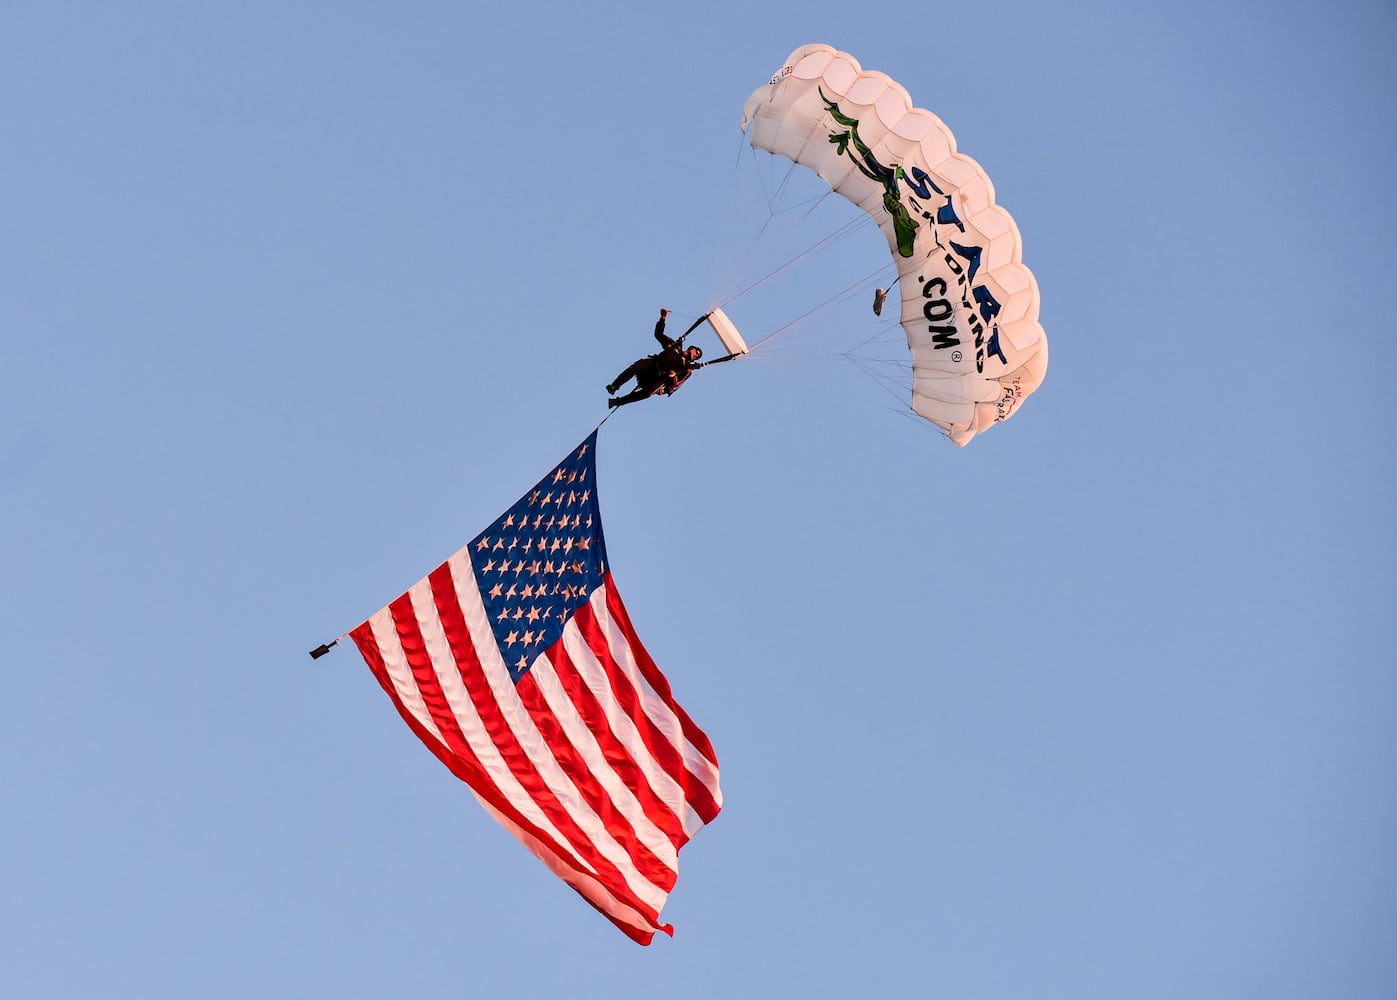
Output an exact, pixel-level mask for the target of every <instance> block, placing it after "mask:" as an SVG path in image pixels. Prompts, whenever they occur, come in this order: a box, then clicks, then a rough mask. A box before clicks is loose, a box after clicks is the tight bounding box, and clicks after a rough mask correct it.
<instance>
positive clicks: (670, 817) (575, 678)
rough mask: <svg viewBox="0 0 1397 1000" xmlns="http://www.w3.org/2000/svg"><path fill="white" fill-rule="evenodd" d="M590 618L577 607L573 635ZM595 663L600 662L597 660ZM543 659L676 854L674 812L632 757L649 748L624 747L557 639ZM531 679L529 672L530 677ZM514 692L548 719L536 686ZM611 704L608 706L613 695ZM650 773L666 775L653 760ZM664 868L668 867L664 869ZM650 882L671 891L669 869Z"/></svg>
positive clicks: (679, 825) (678, 836)
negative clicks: (583, 619)
mask: <svg viewBox="0 0 1397 1000" xmlns="http://www.w3.org/2000/svg"><path fill="white" fill-rule="evenodd" d="M590 614H591V607H590V605H589V606H586V607H583V608H582V609H580V610H579V611H578V613H577V615H575V616H574V618H573V627H575V628H577V629H578V632H579V634H583V633H582V629H581V623H580V622H579V621H578V618H579V617H580V616H582V615H590ZM584 642H585V635H584ZM589 648H590V647H589ZM591 652H592V655H593V656H598V654H597V651H596V650H595V649H592V650H591ZM598 659H600V657H599V656H598ZM548 660H549V662H550V663H551V664H552V666H553V675H554V676H555V677H557V679H558V683H559V685H560V686H561V687H562V689H563V691H564V693H565V694H566V695H567V698H568V700H569V701H570V702H571V703H572V706H573V708H574V709H575V710H576V711H577V714H578V717H579V718H580V719H581V720H582V723H583V724H584V725H585V726H586V727H587V729H588V730H589V731H590V732H591V733H592V735H593V737H595V739H596V741H597V746H598V748H599V750H600V751H601V754H602V756H603V757H605V758H606V762H607V763H608V764H609V765H610V766H611V769H612V770H613V771H615V772H616V775H617V777H618V778H619V779H620V780H621V782H622V783H623V784H624V785H625V786H626V787H627V788H629V789H630V790H631V792H632V793H633V794H634V795H635V798H636V802H637V803H638V804H639V805H640V808H641V811H642V812H644V814H645V816H646V817H647V818H648V819H649V820H650V822H651V823H653V824H654V825H655V826H656V827H657V828H658V829H659V830H660V831H661V832H662V833H663V834H664V835H665V836H666V837H667V838H668V839H669V842H670V843H671V844H673V845H674V847H675V849H676V851H677V849H678V848H679V846H680V845H681V844H682V843H684V840H685V838H684V828H683V821H682V818H681V817H679V816H677V815H675V812H674V810H673V809H672V808H671V807H670V806H669V804H668V803H667V802H665V801H664V799H663V798H662V797H661V796H660V794H659V793H657V792H656V790H655V788H654V787H653V786H652V785H651V775H650V773H649V772H648V771H647V768H646V767H645V766H644V765H643V764H642V763H641V762H640V761H638V760H637V759H636V758H637V757H638V756H640V757H648V756H649V750H648V749H647V748H646V747H644V746H639V747H636V746H632V745H630V744H628V743H627V742H626V741H625V739H623V738H622V737H621V736H619V735H618V734H617V733H615V732H614V731H613V730H612V728H611V721H610V719H609V718H608V717H607V713H606V710H605V708H604V707H603V706H602V704H601V702H600V701H598V700H597V697H596V695H595V694H594V693H593V691H592V689H591V688H590V687H589V686H588V685H587V684H586V683H585V681H584V680H583V679H582V677H581V675H580V671H579V667H578V665H577V664H576V663H574V662H573V660H572V657H571V656H570V655H569V654H568V652H567V650H566V648H565V647H564V645H563V643H562V642H561V641H560V642H558V643H557V645H555V646H554V647H553V648H552V649H550V650H549V651H548ZM532 676H533V675H532V674H530V677H532ZM519 694H520V697H521V698H522V699H523V700H524V704H525V705H526V706H527V707H528V709H529V711H530V712H531V713H533V714H534V715H535V717H536V718H539V719H545V718H546V719H550V720H551V719H553V713H552V710H551V709H550V708H549V706H548V703H547V701H546V700H545V699H544V697H543V695H542V693H541V692H540V691H539V689H538V687H537V685H535V684H530V685H527V686H526V685H524V684H522V683H521V684H520V685H519ZM611 700H612V701H613V703H614V701H615V697H614V695H613V696H612V699H611ZM650 770H664V771H665V773H666V774H668V773H669V772H668V771H667V770H665V769H663V768H661V766H660V765H659V764H658V763H657V762H652V763H651V767H650ZM676 784H677V782H676ZM665 867H666V869H668V868H669V866H668V865H666V866H665ZM656 884H661V885H663V887H664V889H665V890H666V891H668V890H669V889H671V888H673V886H674V872H673V871H672V870H671V871H670V874H669V876H668V877H667V878H666V879H665V880H664V882H662V883H661V882H657V883H656Z"/></svg>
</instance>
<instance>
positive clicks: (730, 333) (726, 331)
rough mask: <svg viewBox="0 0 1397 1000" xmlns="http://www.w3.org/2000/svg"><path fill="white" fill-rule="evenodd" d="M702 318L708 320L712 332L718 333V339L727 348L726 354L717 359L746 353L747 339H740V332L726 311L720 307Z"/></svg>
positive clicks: (721, 359) (728, 358)
mask: <svg viewBox="0 0 1397 1000" xmlns="http://www.w3.org/2000/svg"><path fill="white" fill-rule="evenodd" d="M703 318H704V319H706V320H708V325H709V326H711V327H712V328H713V332H714V333H715V334H717V335H718V339H719V340H721V341H722V342H723V346H724V347H726V348H727V349H728V356H727V357H726V358H719V359H718V360H719V361H729V360H731V359H732V358H735V357H738V356H739V355H742V354H746V353H747V341H745V340H743V339H742V334H740V333H738V332H737V327H735V326H733V324H732V320H730V319H728V314H727V313H725V312H723V310H721V309H714V310H713V311H712V312H710V313H708V315H706V316H704V317H703ZM715 363H716V362H715Z"/></svg>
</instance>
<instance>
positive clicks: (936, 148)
mask: <svg viewBox="0 0 1397 1000" xmlns="http://www.w3.org/2000/svg"><path fill="white" fill-rule="evenodd" d="M742 128H743V130H744V131H746V133H747V137H748V140H749V141H750V142H751V144H752V146H753V147H754V148H756V149H763V150H767V151H768V152H771V153H774V154H776V155H778V156H784V157H786V158H787V159H790V160H793V161H794V162H796V163H798V164H801V165H802V166H805V167H808V168H810V169H811V170H813V171H815V173H817V174H818V175H819V176H820V177H821V178H823V179H824V180H825V181H826V182H827V183H828V184H829V186H830V187H831V188H832V189H833V190H834V191H836V192H837V193H839V194H841V195H843V196H844V197H845V198H848V199H849V200H850V201H852V202H853V203H854V204H855V205H857V206H858V207H859V208H860V209H862V210H863V211H864V212H867V213H868V214H869V215H870V216H871V217H872V218H873V219H874V220H875V221H876V222H877V223H878V225H879V227H880V228H881V229H882V231H883V235H884V236H885V237H887V241H888V246H889V248H890V249H891V250H892V253H893V259H894V261H895V262H896V264H897V268H898V273H899V279H898V280H899V282H900V283H901V286H902V317H901V321H902V327H903V329H904V330H905V331H906V334H907V346H908V347H909V348H910V349H911V351H912V372H913V381H912V409H913V410H914V411H915V412H917V413H918V414H920V415H921V416H923V417H925V418H926V419H927V420H930V421H931V422H932V423H934V424H936V425H937V426H938V427H940V428H941V429H942V430H943V431H945V432H946V434H947V435H948V436H949V437H950V438H951V440H952V441H954V442H955V443H956V444H958V445H964V444H965V443H966V442H968V441H969V440H970V439H971V438H972V437H974V436H975V435H976V434H978V433H979V432H980V431H982V430H984V429H985V428H987V427H989V426H991V425H992V424H996V423H999V422H1000V421H1002V420H1006V419H1008V417H1009V416H1010V415H1011V414H1012V413H1014V411H1015V410H1016V409H1017V408H1018V406H1019V404H1020V403H1022V402H1023V400H1024V399H1025V397H1027V396H1028V395H1029V393H1031V392H1033V390H1034V389H1036V388H1037V387H1038V385H1039V383H1040V382H1042V381H1043V375H1044V373H1045V372H1046V371H1047V367H1048V338H1047V336H1046V335H1045V334H1044V333H1043V328H1042V327H1041V326H1040V325H1039V323H1038V285H1037V282H1035V281H1034V279H1033V274H1032V273H1031V272H1030V271H1029V269H1028V268H1026V267H1025V266H1024V265H1023V263H1022V259H1021V258H1022V254H1023V249H1022V245H1021V242H1020V239H1019V230H1018V227H1017V226H1015V225H1014V220H1013V219H1012V218H1011V217H1010V216H1009V213H1008V212H1006V211H1004V209H1002V208H1000V207H999V206H998V205H996V204H995V202H994V185H993V184H991V183H990V179H989V177H988V176H987V175H986V174H985V172H984V170H982V169H981V168H980V165H979V164H978V163H976V162H975V161H974V160H972V159H970V158H969V157H968V156H963V155H961V154H959V153H957V152H956V140H955V137H954V136H953V135H951V131H950V129H948V128H947V127H946V126H945V124H943V123H942V121H941V119H939V118H937V117H936V115H934V114H932V113H931V112H930V111H926V110H924V109H922V108H917V107H914V106H913V105H912V99H911V98H910V97H909V96H908V95H907V91H906V90H904V89H903V88H902V87H901V86H900V85H899V84H897V83H896V82H895V81H893V80H891V79H889V78H888V77H887V76H885V75H883V74H882V73H876V72H868V71H865V70H864V69H863V68H862V67H861V66H860V65H859V62H858V60H857V59H855V58H854V57H853V56H851V55H849V54H848V53H847V52H839V51H837V50H835V49H833V48H831V47H830V46H828V45H805V46H802V47H801V48H798V49H796V50H795V51H794V52H792V53H791V54H790V56H789V57H788V58H787V59H786V61H785V63H784V64H782V66H781V68H780V69H779V70H777V72H776V74H775V75H774V76H773V77H772V78H771V80H770V81H769V82H768V83H766V84H765V85H763V86H761V87H759V88H758V89H757V90H756V92H754V93H753V94H752V96H751V97H750V98H748V99H747V103H746V105H745V106H744V107H743V109H742ZM879 305H881V302H880V303H879Z"/></svg>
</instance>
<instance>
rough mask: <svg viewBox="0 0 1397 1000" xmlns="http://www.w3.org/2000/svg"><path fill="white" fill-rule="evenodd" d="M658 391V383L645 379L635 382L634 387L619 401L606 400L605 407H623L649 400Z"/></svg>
mask: <svg viewBox="0 0 1397 1000" xmlns="http://www.w3.org/2000/svg"><path fill="white" fill-rule="evenodd" d="M659 391H660V383H659V382H651V381H650V380H648V379H645V378H639V379H637V380H636V387H635V388H634V389H632V390H631V391H630V392H628V393H626V394H625V395H624V396H622V397H621V398H620V399H608V400H607V401H606V405H607V406H609V407H617V406H625V405H626V404H627V403H638V402H640V401H641V400H642V399H649V398H650V397H651V396H653V395H655V393H657V392H659Z"/></svg>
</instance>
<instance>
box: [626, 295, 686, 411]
mask: <svg viewBox="0 0 1397 1000" xmlns="http://www.w3.org/2000/svg"><path fill="white" fill-rule="evenodd" d="M668 318H669V310H668V309H661V310H660V319H659V321H658V322H657V323H656V324H655V339H656V340H658V341H659V342H660V348H661V350H660V353H659V354H650V355H647V356H646V357H643V358H641V359H640V360H638V361H636V362H635V363H634V364H632V365H631V366H630V367H629V368H627V369H626V370H625V371H623V372H622V373H621V374H620V375H617V376H616V381H614V382H611V383H610V384H608V385H607V387H606V394H607V395H608V396H614V395H616V390H618V389H620V388H621V386H622V385H623V384H624V383H625V382H627V381H629V380H630V379H632V378H634V379H635V388H634V389H632V390H631V391H630V392H629V393H627V394H626V395H624V396H622V397H621V398H620V399H608V400H607V401H606V405H607V408H608V409H611V408H613V407H617V406H625V405H626V404H627V403H634V402H636V401H637V400H641V399H648V398H649V397H650V396H654V395H656V394H657V393H659V394H663V395H666V396H669V395H673V393H674V392H675V391H676V390H677V389H678V388H679V387H680V386H681V385H683V384H684V380H685V379H687V378H688V377H689V376H690V375H691V374H692V373H693V371H694V369H696V368H702V367H703V366H702V365H701V364H699V358H701V357H703V350H702V349H701V348H698V347H681V346H680V344H679V341H677V340H675V339H674V338H673V337H670V336H668V335H666V333H665V320H667V319H668Z"/></svg>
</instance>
